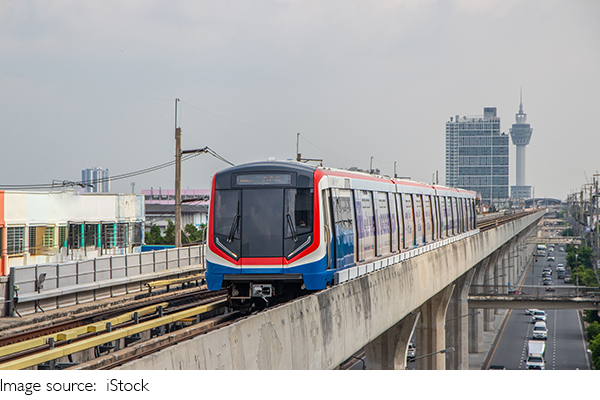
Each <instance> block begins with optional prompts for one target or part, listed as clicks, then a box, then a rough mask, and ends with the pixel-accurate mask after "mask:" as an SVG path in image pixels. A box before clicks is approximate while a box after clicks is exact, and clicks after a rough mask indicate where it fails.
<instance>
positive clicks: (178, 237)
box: [175, 99, 181, 248]
mask: <svg viewBox="0 0 600 400" xmlns="http://www.w3.org/2000/svg"><path fill="white" fill-rule="evenodd" d="M178 102H179V99H175V247H176V248H177V247H181V128H179V127H178V126H177V125H178V124H177V103H178Z"/></svg>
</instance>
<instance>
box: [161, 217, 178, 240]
mask: <svg viewBox="0 0 600 400" xmlns="http://www.w3.org/2000/svg"><path fill="white" fill-rule="evenodd" d="M167 224H168V226H167V229H165V237H164V239H163V243H162V244H172V245H174V244H175V224H174V223H173V221H171V220H170V219H168V218H167Z"/></svg>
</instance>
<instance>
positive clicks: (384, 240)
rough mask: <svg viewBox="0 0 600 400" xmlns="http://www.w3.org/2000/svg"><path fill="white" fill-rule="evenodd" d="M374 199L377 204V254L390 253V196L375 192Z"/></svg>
mask: <svg viewBox="0 0 600 400" xmlns="http://www.w3.org/2000/svg"><path fill="white" fill-rule="evenodd" d="M373 200H374V202H375V204H376V207H375V208H374V210H375V224H376V229H377V239H376V244H377V255H378V256H380V255H383V254H388V253H390V251H391V250H390V209H389V205H388V197H387V194H386V193H383V192H373Z"/></svg>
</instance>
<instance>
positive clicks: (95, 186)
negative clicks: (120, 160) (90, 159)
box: [81, 167, 110, 193]
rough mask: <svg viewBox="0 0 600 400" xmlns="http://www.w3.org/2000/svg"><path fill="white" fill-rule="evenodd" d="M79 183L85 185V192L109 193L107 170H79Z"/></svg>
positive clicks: (98, 168)
mask: <svg viewBox="0 0 600 400" xmlns="http://www.w3.org/2000/svg"><path fill="white" fill-rule="evenodd" d="M81 183H83V184H84V185H86V186H85V191H86V192H92V193H110V178H109V176H108V169H102V168H100V167H96V168H88V169H83V170H81Z"/></svg>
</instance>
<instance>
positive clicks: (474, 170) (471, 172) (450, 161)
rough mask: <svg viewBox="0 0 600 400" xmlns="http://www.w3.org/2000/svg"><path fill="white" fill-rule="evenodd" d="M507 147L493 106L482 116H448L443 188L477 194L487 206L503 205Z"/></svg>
mask: <svg viewBox="0 0 600 400" xmlns="http://www.w3.org/2000/svg"><path fill="white" fill-rule="evenodd" d="M508 144H509V140H508V135H506V134H504V133H501V132H500V118H499V117H498V116H496V107H486V108H484V109H483V116H474V117H462V118H460V117H459V116H458V115H457V116H456V118H455V119H453V118H452V117H451V118H450V121H448V122H446V185H447V186H451V187H460V188H464V189H468V190H474V191H477V192H478V193H479V194H480V195H481V200H482V202H483V204H485V205H487V206H491V205H494V206H496V207H502V206H505V205H506V204H507V203H508Z"/></svg>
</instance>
